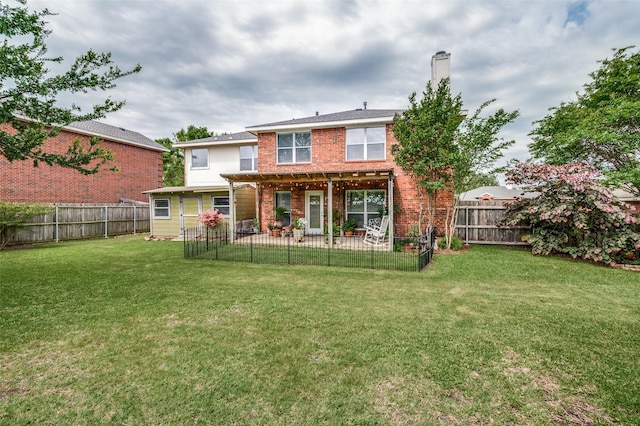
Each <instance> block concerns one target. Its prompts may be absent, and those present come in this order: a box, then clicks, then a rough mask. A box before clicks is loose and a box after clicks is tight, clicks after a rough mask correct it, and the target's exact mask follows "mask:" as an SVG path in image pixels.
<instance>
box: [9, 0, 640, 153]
mask: <svg viewBox="0 0 640 426" xmlns="http://www.w3.org/2000/svg"><path fill="white" fill-rule="evenodd" d="M5 3H12V1H11V0H9V1H5ZM27 6H28V7H29V8H30V9H33V10H41V9H43V8H48V9H49V11H51V12H54V13H57V15H55V16H50V17H48V18H47V21H48V22H49V27H48V28H49V29H50V30H51V31H52V33H51V35H50V36H49V37H48V38H47V46H48V48H49V54H50V55H51V56H62V57H63V58H64V59H65V61H64V64H67V66H68V65H69V64H71V63H72V61H73V60H74V59H75V58H76V57H77V56H79V55H80V54H82V53H84V52H86V51H87V50H88V49H93V50H94V51H98V52H111V54H112V58H113V60H114V62H115V63H116V64H117V65H119V66H120V67H121V68H122V69H123V70H128V69H131V68H133V67H134V66H135V65H136V64H140V65H141V66H142V71H141V72H140V73H137V74H134V75H130V76H127V77H125V78H123V79H121V80H119V81H118V82H117V87H116V88H115V89H111V90H109V91H108V92H98V93H89V94H86V95H76V96H74V98H73V100H74V101H75V102H76V103H77V104H79V105H80V106H83V105H91V104H92V103H96V102H98V101H99V100H100V99H104V98H105V97H107V96H109V97H111V98H112V99H115V100H126V105H125V106H124V108H123V109H122V110H120V111H117V112H115V113H112V114H110V115H108V116H107V117H106V118H105V119H102V120H101V121H103V122H105V123H107V124H111V125H114V126H118V127H122V128H126V129H129V130H133V131H137V132H140V133H142V134H144V135H145V136H147V137H149V138H151V139H158V138H164V137H168V138H172V137H173V135H174V133H176V132H177V131H179V130H180V129H183V128H184V129H186V128H187V126H189V125H195V126H198V127H207V128H208V129H209V131H214V132H216V133H222V132H237V131H242V130H244V129H245V127H247V126H254V125H259V124H265V123H271V122H277V121H283V120H288V119H292V118H302V117H307V116H311V115H314V114H315V113H316V111H317V112H319V113H320V114H325V113H332V112H339V111H346V110H352V109H356V108H362V105H363V102H365V101H366V102H367V108H369V109H403V108H406V107H408V105H409V100H408V98H409V95H410V94H411V93H412V92H417V93H418V95H419V96H420V95H421V93H422V92H423V91H424V90H425V88H426V85H427V83H428V81H429V79H430V75H431V69H430V63H431V57H432V56H433V55H434V54H435V53H436V52H438V51H446V52H448V53H450V54H451V88H452V92H453V94H454V95H456V94H458V93H460V94H461V96H462V100H463V102H464V108H465V109H467V110H469V111H475V110H476V109H477V108H478V107H479V106H480V105H481V104H482V103H483V102H485V101H488V100H490V99H494V98H495V99H496V102H494V103H493V104H492V107H491V108H489V109H488V110H487V112H488V113H490V112H492V111H493V110H494V109H495V108H504V109H506V110H508V111H512V110H519V111H520V117H519V118H518V119H517V120H516V121H514V122H513V123H512V124H510V125H509V126H507V127H505V129H504V130H503V132H502V133H501V135H500V136H501V137H503V138H505V139H507V140H515V141H516V144H515V145H514V146H513V147H512V148H511V149H510V150H509V151H508V152H507V153H506V157H505V158H506V159H514V158H515V159H519V160H526V159H527V158H528V157H529V154H528V151H527V144H528V143H530V142H531V139H530V137H529V136H528V133H530V132H531V131H532V130H533V129H534V127H535V124H533V122H534V121H536V120H540V119H542V118H544V116H545V115H547V114H548V113H549V111H548V110H549V108H550V107H554V106H558V105H560V103H561V102H566V101H571V100H574V99H575V96H576V92H579V91H581V90H582V88H583V85H584V84H586V83H588V82H589V81H590V78H589V73H591V72H593V71H595V70H597V69H598V68H599V66H600V65H599V62H598V61H601V60H603V59H605V58H610V57H611V56H612V53H613V50H612V49H614V48H621V47H626V46H631V45H634V44H640V25H638V19H637V16H638V14H639V13H640V1H638V0H594V1H560V0H476V1H472V0H465V1H463V0H433V1H432V0H395V1H392V0H387V1H373V0H327V1H317V0H173V1H164V0H28V2H27ZM639 47H640V46H639ZM54 71H55V70H54Z"/></svg>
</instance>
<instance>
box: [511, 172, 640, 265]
mask: <svg viewBox="0 0 640 426" xmlns="http://www.w3.org/2000/svg"><path fill="white" fill-rule="evenodd" d="M506 176H507V183H511V184H515V185H521V186H522V189H523V190H524V191H529V192H538V193H539V195H538V196H536V197H534V198H525V199H520V200H518V201H516V202H513V203H509V204H507V210H506V213H505V217H504V218H503V220H502V221H501V224H502V225H511V226H514V225H525V226H530V227H531V235H529V237H528V240H527V241H528V242H529V243H530V244H531V246H532V252H533V253H534V254H551V253H565V254H568V255H571V256H572V257H574V258H578V257H579V258H581V259H585V260H591V261H594V262H601V263H607V264H611V263H613V262H614V261H615V259H616V258H617V257H620V256H622V255H625V254H629V253H635V255H636V256H637V255H638V252H640V233H639V231H640V229H639V227H638V224H637V218H636V217H634V216H632V215H630V214H628V213H626V212H625V211H624V204H622V203H621V202H620V201H618V200H617V199H615V198H614V196H613V193H612V192H611V190H610V189H608V188H604V187H602V186H600V185H599V184H598V179H599V178H600V177H601V176H602V175H601V174H600V173H599V172H598V171H597V170H596V169H595V168H594V167H592V166H589V165H585V164H581V163H573V164H565V165H560V166H553V165H547V164H543V165H535V164H523V163H521V164H518V165H516V167H515V168H514V169H512V170H509V171H507V173H506Z"/></svg>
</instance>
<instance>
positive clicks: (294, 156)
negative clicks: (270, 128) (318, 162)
mask: <svg viewBox="0 0 640 426" xmlns="http://www.w3.org/2000/svg"><path fill="white" fill-rule="evenodd" d="M277 155H278V164H284V163H310V162H311V132H296V133H280V134H278V154H277Z"/></svg>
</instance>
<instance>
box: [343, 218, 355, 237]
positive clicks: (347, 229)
mask: <svg viewBox="0 0 640 426" xmlns="http://www.w3.org/2000/svg"><path fill="white" fill-rule="evenodd" d="M356 226H358V224H357V223H356V221H355V220H354V219H347V220H345V221H344V223H343V224H342V230H343V231H344V235H346V236H347V237H350V236H351V235H353V231H354V230H355V229H356Z"/></svg>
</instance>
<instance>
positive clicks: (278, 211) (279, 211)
mask: <svg viewBox="0 0 640 426" xmlns="http://www.w3.org/2000/svg"><path fill="white" fill-rule="evenodd" d="M273 210H274V212H275V216H276V220H275V222H274V223H280V229H282V227H283V226H284V222H283V219H284V216H285V215H286V214H287V209H285V208H284V207H282V206H276V208H275V209H273Z"/></svg>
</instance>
